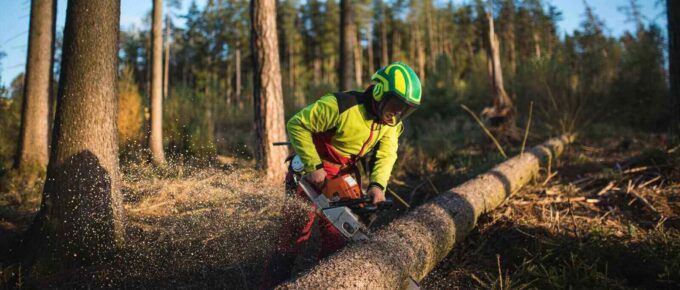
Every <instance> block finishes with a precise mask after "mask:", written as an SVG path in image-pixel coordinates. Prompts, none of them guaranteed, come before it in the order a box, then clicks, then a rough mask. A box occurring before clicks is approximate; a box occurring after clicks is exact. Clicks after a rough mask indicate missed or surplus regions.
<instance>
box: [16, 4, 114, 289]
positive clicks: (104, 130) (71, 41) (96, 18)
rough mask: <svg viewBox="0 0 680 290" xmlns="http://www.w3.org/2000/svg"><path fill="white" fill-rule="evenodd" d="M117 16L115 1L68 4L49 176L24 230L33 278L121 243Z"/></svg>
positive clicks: (90, 259)
mask: <svg viewBox="0 0 680 290" xmlns="http://www.w3.org/2000/svg"><path fill="white" fill-rule="evenodd" d="M119 19H120V2H119V1H117V0H71V1H69V3H68V8H67V11H66V26H65V28H64V44H63V59H62V64H61V77H60V85H59V93H58V95H57V99H58V102H57V104H58V105H57V114H56V120H55V128H54V134H55V136H54V140H53V142H52V152H51V155H50V162H49V166H48V169H47V181H46V183H45V187H44V191H43V200H42V205H41V208H40V211H39V213H38V214H37V216H36V218H35V220H34V223H33V224H32V225H31V227H30V229H29V231H28V233H27V235H26V237H27V240H26V241H27V243H26V244H25V246H26V247H25V249H27V250H28V253H27V254H28V255H27V256H26V259H27V260H26V261H27V262H28V263H30V264H32V268H31V269H32V271H31V274H30V275H31V276H32V277H33V278H34V279H31V280H32V281H40V280H41V278H43V277H46V276H48V275H51V274H54V273H56V272H59V271H65V272H67V271H68V270H69V269H74V268H75V267H79V266H87V265H92V264H96V263H101V262H106V261H107V260H108V258H111V257H112V256H113V254H114V253H115V251H116V249H117V248H118V247H119V246H120V245H121V244H122V243H123V242H124V231H123V230H124V229H123V219H124V209H123V204H122V196H121V193H120V189H119V188H120V179H119V169H118V140H117V139H118V136H117V131H116V130H117V128H116V112H117V109H118V102H117V97H118V82H117V69H118V35H119ZM95 24H96V25H95ZM43 286H45V287H46V286H49V285H43ZM45 287H36V288H45Z"/></svg>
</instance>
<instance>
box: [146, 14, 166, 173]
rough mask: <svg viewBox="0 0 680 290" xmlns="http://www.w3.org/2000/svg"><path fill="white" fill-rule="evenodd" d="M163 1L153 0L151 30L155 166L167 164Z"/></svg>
mask: <svg viewBox="0 0 680 290" xmlns="http://www.w3.org/2000/svg"><path fill="white" fill-rule="evenodd" d="M162 88H163V0H153V16H152V29H151V94H150V95H151V126H150V129H151V130H150V132H149V149H151V160H152V161H153V163H154V164H155V165H164V164H165V153H164V152H163V95H162Z"/></svg>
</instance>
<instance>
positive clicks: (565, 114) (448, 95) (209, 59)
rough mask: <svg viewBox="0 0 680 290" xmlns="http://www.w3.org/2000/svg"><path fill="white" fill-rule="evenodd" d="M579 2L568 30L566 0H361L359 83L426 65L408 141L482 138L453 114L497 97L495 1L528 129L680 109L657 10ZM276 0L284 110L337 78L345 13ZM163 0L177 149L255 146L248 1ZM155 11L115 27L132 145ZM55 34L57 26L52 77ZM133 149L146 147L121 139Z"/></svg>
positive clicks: (11, 117) (167, 130) (424, 143)
mask: <svg viewBox="0 0 680 290" xmlns="http://www.w3.org/2000/svg"><path fill="white" fill-rule="evenodd" d="M584 4H585V11H583V14H582V16H581V23H580V26H579V27H578V28H577V29H576V30H574V31H573V32H565V33H560V32H559V31H560V30H559V29H558V23H559V22H560V21H561V19H562V16H561V12H560V11H559V9H557V8H556V7H555V6H553V5H551V4H550V3H548V2H545V1H540V0H525V1H494V2H493V4H492V5H491V6H492V7H488V6H489V5H488V4H487V3H482V2H481V1H468V2H466V3H461V4H453V3H451V2H446V3H444V2H441V1H434V3H433V1H370V0H363V1H357V2H356V3H355V10H356V11H355V13H356V17H355V19H356V27H357V29H356V40H357V41H356V43H358V45H356V46H355V54H356V55H360V56H361V57H358V58H355V60H354V61H355V67H356V68H357V69H356V71H355V82H354V85H353V87H355V88H357V89H361V88H363V87H365V86H367V85H368V79H369V77H370V74H371V73H372V72H373V71H375V70H376V69H377V68H379V67H380V66H382V65H384V64H386V63H388V62H389V61H394V60H403V61H406V62H407V63H409V64H410V65H411V66H412V67H414V68H415V69H416V70H417V72H418V73H419V74H420V75H421V77H422V79H423V83H424V92H425V98H426V102H425V103H424V107H423V108H422V109H421V110H419V111H418V112H417V113H416V114H415V115H414V116H413V118H412V119H411V120H410V122H409V123H411V124H408V126H407V127H408V128H409V130H408V131H407V135H406V136H408V138H406V139H408V140H409V141H408V142H409V143H410V144H417V145H418V146H417V147H418V148H420V149H422V152H430V154H439V153H436V152H437V150H428V148H441V147H440V146H449V147H450V148H455V147H456V146H457V144H461V142H462V143H466V142H478V141H479V139H478V138H474V137H475V136H474V135H475V134H477V133H479V136H480V137H482V138H484V137H483V136H482V135H481V134H482V133H481V131H480V130H463V129H464V128H462V127H461V126H464V124H467V123H465V122H453V123H451V122H452V120H455V119H457V118H458V119H460V118H467V117H468V116H467V115H464V114H466V113H465V112H464V111H463V110H461V109H460V107H459V106H460V104H465V105H467V106H468V107H470V108H472V110H473V111H476V112H479V111H481V110H482V109H483V108H484V107H485V106H488V105H489V104H490V103H491V97H490V96H491V95H492V87H491V85H490V81H489V77H488V63H487V54H486V52H485V45H486V44H485V41H486V40H485V35H486V33H487V30H488V23H487V22H486V19H485V18H484V17H480V15H481V13H482V11H483V9H485V8H487V9H489V10H490V11H492V12H493V15H494V18H495V23H496V33H497V34H498V37H499V40H500V47H501V49H500V51H501V60H502V64H503V75H504V80H505V87H506V90H507V91H508V94H509V95H511V97H512V98H513V100H514V101H515V104H516V107H517V110H518V112H519V113H518V116H526V115H527V114H526V113H527V110H528V108H529V103H530V102H532V101H533V102H535V103H536V109H537V114H536V118H537V119H538V121H535V124H538V125H537V126H538V127H537V128H536V129H535V131H532V134H533V133H534V132H535V133H537V134H538V133H541V134H557V133H560V132H562V131H567V130H575V129H586V128H589V129H592V130H593V131H595V132H603V131H604V130H609V129H608V128H609V127H616V130H628V131H631V130H639V129H644V130H651V131H658V132H664V130H666V131H667V128H669V126H668V125H669V124H670V121H671V116H672V114H671V111H670V108H671V104H670V97H669V93H668V89H667V87H668V86H667V69H666V63H667V61H666V51H665V47H666V45H665V31H666V30H665V29H664V28H663V27H661V26H659V25H657V24H656V22H655V21H653V19H656V18H655V17H656V16H655V15H643V14H642V13H641V6H640V4H639V3H638V2H637V1H629V2H628V3H622V6H621V7H619V10H620V13H622V14H624V15H625V16H626V19H628V22H629V24H630V25H629V26H630V27H631V28H632V29H630V30H626V31H625V32H623V33H622V34H621V35H619V36H612V34H611V33H610V29H609V28H607V27H606V26H605V24H604V23H605V22H604V21H603V19H602V18H600V17H599V16H598V15H597V14H596V13H595V12H594V11H593V9H592V8H591V7H590V6H589V5H588V3H587V2H584ZM662 4H663V3H657V4H656V5H657V6H662ZM182 5H188V7H186V9H182V8H184V7H182ZM277 5H278V9H277V22H278V30H279V38H280V42H279V44H280V59H281V64H282V71H283V74H282V77H283V87H284V88H283V92H284V104H285V114H286V117H289V116H290V115H291V114H293V113H294V112H296V110H297V109H299V108H301V107H302V106H304V105H305V104H307V103H308V102H310V101H313V100H315V99H316V98H318V97H319V96H321V95H322V94H324V93H327V92H332V91H336V90H338V86H337V83H338V76H337V71H336V67H337V65H338V62H339V48H340V45H339V38H338V37H337V35H339V33H340V27H339V26H338V25H336V24H335V23H336V22H338V23H339V21H340V19H339V17H340V13H339V5H338V3H337V2H335V1H305V3H304V5H302V3H300V2H299V1H278V4H277ZM648 5H650V4H649V3H645V6H648ZM166 6H168V10H169V14H173V16H174V18H180V19H182V21H183V22H184V25H183V26H182V27H178V26H175V25H174V24H173V21H172V20H171V19H170V20H166V21H165V24H166V25H165V26H166V27H165V28H164V34H165V33H167V35H169V36H170V37H167V39H166V43H165V47H166V48H168V49H167V50H168V51H169V55H168V52H166V53H165V54H166V55H167V56H168V57H167V59H169V63H167V64H165V65H164V66H165V67H166V68H167V70H168V72H169V73H168V76H167V81H166V84H165V85H164V91H165V93H164V96H165V104H164V107H163V111H164V116H163V117H164V122H163V126H164V127H163V131H164V134H163V135H164V144H165V147H166V148H167V149H166V150H167V151H168V154H170V155H173V154H174V155H175V156H178V155H179V154H180V153H181V154H188V155H193V156H215V154H216V153H219V154H224V155H231V156H241V157H247V158H248V157H251V156H253V152H252V149H251V148H253V146H252V144H253V143H254V137H253V133H252V125H251V123H252V118H253V114H252V109H250V108H252V73H253V72H252V65H251V62H252V58H251V56H250V45H249V30H248V27H249V26H248V25H249V24H248V12H247V11H248V3H247V2H244V1H207V3H206V5H205V6H203V7H200V6H199V5H198V4H196V2H191V3H180V2H179V1H170V2H169V3H166ZM180 10H182V11H184V10H185V11H187V12H186V13H181V14H180V13H179V11H180ZM657 18H658V17H657ZM661 18H663V17H661ZM150 20H151V17H150V14H149V15H147V16H146V17H144V18H143V20H142V25H140V26H139V27H138V26H131V27H130V29H127V30H124V31H121V36H120V43H121V44H120V64H119V71H120V97H119V98H120V108H121V110H120V112H119V117H118V122H119V133H120V137H121V138H120V141H121V142H122V143H123V144H122V145H124V146H126V148H128V149H129V148H130V146H133V147H135V148H137V146H141V145H140V144H145V143H146V141H145V138H146V137H145V136H146V135H145V134H143V132H145V130H144V129H145V126H148V125H147V122H145V120H148V118H149V113H148V107H149V104H148V103H149V102H148V100H149V98H148V94H149V93H148V92H149V79H150V77H149V76H150V69H149V62H150V49H149V47H150V32H149V30H150ZM617 29H620V28H617ZM60 39H61V36H60V35H58V36H57V46H56V47H57V52H56V54H55V62H54V63H55V64H56V65H55V66H54V75H55V84H56V82H57V80H56V79H57V78H56V77H58V75H59V67H58V64H59V63H60V61H59V59H60V58H59V56H60V52H59V47H60V45H59V44H60ZM0 61H2V59H0ZM22 82H23V76H22V75H18V76H17V77H16V78H14V79H13V80H12V81H11V83H10V84H9V86H8V87H2V88H0V97H1V98H0V100H2V106H0V109H1V110H2V113H0V165H1V167H2V168H9V167H10V166H11V161H12V159H13V156H14V154H15V152H16V142H15V140H17V136H18V132H19V123H20V122H19V121H20V111H21V108H20V104H21V98H22V93H23V89H22V86H23V85H22ZM53 87H54V89H55V91H56V89H57V88H56V87H57V86H56V85H55V86H53ZM521 118H524V117H521ZM521 121H525V120H521ZM520 123H521V122H520ZM450 124H458V125H459V126H456V125H454V126H450ZM603 126H604V127H606V128H607V129H603V128H604V127H603ZM577 127H578V128H577ZM468 129H469V128H468ZM468 131H471V132H468ZM455 132H466V134H455ZM467 133H469V134H467ZM437 136H447V138H435V137H437ZM435 139H436V140H435ZM466 140H467V141H466ZM141 147H144V146H141ZM423 147H424V148H423ZM132 151H137V150H125V147H124V149H123V150H122V152H123V154H126V152H132ZM424 154H425V153H424ZM437 158H439V159H441V156H438V157H437Z"/></svg>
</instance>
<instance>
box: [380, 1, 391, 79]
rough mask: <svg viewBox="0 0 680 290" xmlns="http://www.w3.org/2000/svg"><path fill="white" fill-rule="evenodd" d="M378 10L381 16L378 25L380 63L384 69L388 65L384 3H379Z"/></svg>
mask: <svg viewBox="0 0 680 290" xmlns="http://www.w3.org/2000/svg"><path fill="white" fill-rule="evenodd" d="M378 1H380V0H378ZM380 10H381V13H382V16H383V19H382V24H381V25H380V61H381V67H386V66H387V65H388V64H390V57H389V53H388V51H387V11H386V10H387V9H385V3H384V2H382V1H380Z"/></svg>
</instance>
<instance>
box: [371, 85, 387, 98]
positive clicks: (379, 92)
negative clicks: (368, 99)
mask: <svg viewBox="0 0 680 290" xmlns="http://www.w3.org/2000/svg"><path fill="white" fill-rule="evenodd" d="M384 93H385V90H383V84H381V83H377V84H375V86H373V99H374V100H375V101H376V102H380V100H382V97H383V94H384Z"/></svg>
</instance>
